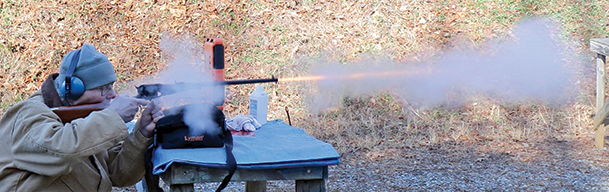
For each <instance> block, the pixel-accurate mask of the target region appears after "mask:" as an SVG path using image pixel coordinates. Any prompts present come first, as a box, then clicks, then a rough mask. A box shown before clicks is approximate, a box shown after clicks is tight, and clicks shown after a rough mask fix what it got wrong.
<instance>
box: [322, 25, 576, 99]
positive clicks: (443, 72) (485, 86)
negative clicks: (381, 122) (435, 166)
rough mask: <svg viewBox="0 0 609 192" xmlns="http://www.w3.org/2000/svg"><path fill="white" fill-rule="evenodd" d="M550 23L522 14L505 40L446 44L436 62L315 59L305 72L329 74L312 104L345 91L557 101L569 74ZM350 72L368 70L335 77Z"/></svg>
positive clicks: (566, 89) (568, 85) (567, 88)
mask: <svg viewBox="0 0 609 192" xmlns="http://www.w3.org/2000/svg"><path fill="white" fill-rule="evenodd" d="M554 29H556V25H555V23H552V22H549V21H548V20H544V19H532V20H527V21H524V22H522V23H520V24H518V25H517V26H516V28H515V30H514V37H513V38H512V39H510V41H502V42H499V43H496V44H493V45H489V46H488V48H487V49H486V50H485V52H484V53H480V51H473V50H450V51H448V52H447V53H446V54H444V55H443V56H441V57H440V58H439V59H437V61H436V62H433V63H427V64H424V65H417V67H413V65H408V66H407V65H403V64H399V63H398V62H396V61H391V60H388V59H387V60H366V59H364V61H363V62H356V63H349V64H346V65H342V64H336V63H330V64H328V63H324V64H322V65H317V66H314V67H312V71H311V72H310V74H311V75H322V76H326V77H330V78H326V79H324V80H321V81H319V82H318V86H319V92H318V94H317V95H316V96H314V99H312V101H314V103H312V109H313V111H317V110H319V109H323V108H327V107H333V106H335V105H336V104H338V103H340V100H341V98H344V97H348V96H349V97H357V96H361V95H369V94H374V93H379V92H382V91H388V92H392V93H395V94H396V95H397V96H399V97H401V98H403V99H405V100H407V101H409V103H418V104H421V105H427V106H429V105H439V104H445V103H449V102H452V103H455V102H456V103H459V102H464V101H465V100H466V99H468V97H470V96H472V95H480V94H482V95H486V96H490V97H493V98H497V99H501V100H502V101H504V102H522V101H535V102H544V103H549V104H560V103H561V102H564V99H565V98H571V96H572V95H571V93H572V92H571V89H572V88H573V84H572V81H571V80H572V76H573V75H574V74H573V72H572V71H569V70H568V68H567V65H568V64H567V63H566V59H565V55H564V51H563V50H565V48H564V47H562V46H563V45H561V44H560V43H559V42H558V41H557V39H556V38H555V37H556V36H557V34H555V33H554V31H555V30H554ZM354 74H368V75H369V76H363V77H362V78H336V77H343V76H348V75H354ZM371 74H384V75H378V76H371ZM331 77H335V78H331Z"/></svg>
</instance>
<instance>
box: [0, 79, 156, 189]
mask: <svg viewBox="0 0 609 192" xmlns="http://www.w3.org/2000/svg"><path fill="white" fill-rule="evenodd" d="M55 77H56V74H54V75H52V76H50V77H49V78H48V79H47V80H46V81H45V83H43V86H42V88H41V90H39V91H37V92H36V93H34V94H33V95H31V96H30V97H29V98H28V99H26V100H24V101H21V102H19V103H17V104H15V105H14V106H12V107H11V108H9V109H8V110H7V111H6V112H5V114H4V115H3V116H2V119H0V191H62V192H63V191H79V192H80V191H111V190H112V186H129V185H133V184H135V183H136V182H137V181H139V180H141V178H142V177H143V175H144V173H145V169H144V153H145V150H146V148H147V146H149V145H150V143H151V139H148V138H146V137H144V136H143V135H142V134H141V133H140V132H139V131H133V133H132V134H128V131H127V126H126V125H125V123H124V122H123V120H122V119H121V117H120V116H119V115H118V114H117V113H116V112H114V111H112V110H109V109H104V110H102V111H97V112H93V113H91V114H90V115H89V116H87V117H85V118H81V119H76V120H73V121H72V122H71V123H67V124H62V122H61V120H60V119H59V117H58V116H57V115H55V113H53V112H52V111H51V109H50V108H49V107H53V106H52V105H56V106H57V105H60V103H61V101H60V100H58V98H59V96H58V95H57V93H56V91H55V90H54V86H53V84H52V79H53V78H55ZM43 95H44V96H43ZM55 97H56V98H55ZM134 130H137V128H135V129H134Z"/></svg>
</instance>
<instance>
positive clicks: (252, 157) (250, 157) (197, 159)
mask: <svg viewBox="0 0 609 192" xmlns="http://www.w3.org/2000/svg"><path fill="white" fill-rule="evenodd" d="M253 134H255V136H237V135H233V155H234V156H235V159H236V160H237V169H272V168H296V167H307V166H326V165H338V163H339V158H340V156H339V155H338V152H336V149H334V147H332V145H330V144H328V143H325V142H323V141H320V140H318V139H316V138H315V137H312V136H310V135H308V134H307V133H305V132H304V130H302V129H300V128H296V127H292V126H290V125H288V124H285V123H284V122H283V121H282V120H274V121H269V122H267V123H266V124H264V125H262V127H260V129H258V130H256V131H254V132H253ZM152 159H153V160H152V163H153V174H155V175H157V174H160V173H163V172H165V171H166V170H167V169H168V168H169V166H170V165H171V164H173V163H183V164H192V165H199V166H204V167H210V168H226V150H225V149H224V147H221V148H195V149H163V148H162V147H161V146H159V147H158V148H157V149H156V150H155V151H154V153H153V156H152Z"/></svg>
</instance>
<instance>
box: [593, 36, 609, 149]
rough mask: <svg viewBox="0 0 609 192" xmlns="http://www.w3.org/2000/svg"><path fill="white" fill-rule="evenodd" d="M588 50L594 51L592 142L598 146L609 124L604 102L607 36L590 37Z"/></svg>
mask: <svg viewBox="0 0 609 192" xmlns="http://www.w3.org/2000/svg"><path fill="white" fill-rule="evenodd" d="M590 51H593V52H595V53H596V116H594V125H593V126H594V130H595V131H596V132H595V133H594V143H595V146H596V147H598V148H603V147H604V144H605V129H606V128H607V125H609V121H608V120H607V116H608V115H609V102H605V94H606V93H605V87H606V86H607V85H606V81H607V72H606V67H607V66H606V64H607V62H606V61H607V60H606V56H607V55H609V38H597V39H590Z"/></svg>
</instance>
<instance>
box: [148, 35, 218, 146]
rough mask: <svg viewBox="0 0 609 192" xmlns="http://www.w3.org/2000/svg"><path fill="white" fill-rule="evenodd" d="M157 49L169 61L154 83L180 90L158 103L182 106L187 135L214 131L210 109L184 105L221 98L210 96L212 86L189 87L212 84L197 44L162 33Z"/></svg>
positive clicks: (185, 38) (190, 38) (201, 49)
mask: <svg viewBox="0 0 609 192" xmlns="http://www.w3.org/2000/svg"><path fill="white" fill-rule="evenodd" d="M159 46H160V48H161V50H162V51H163V56H164V57H166V58H170V60H169V62H168V63H167V66H166V68H165V69H163V70H162V71H161V72H160V73H159V75H158V81H160V83H163V84H173V85H175V86H178V87H173V89H175V90H182V91H181V92H178V93H175V94H172V95H168V96H163V97H160V98H159V100H161V101H160V102H161V103H163V106H166V107H177V106H180V105H186V108H185V109H184V123H186V125H188V127H189V128H190V134H191V135H201V134H203V133H204V132H210V131H216V129H213V127H215V126H217V124H216V122H215V121H214V120H213V119H214V118H213V117H212V114H213V113H212V111H211V110H210V109H208V108H201V107H197V106H200V105H188V104H193V103H201V102H210V101H212V100H213V99H218V98H217V97H223V95H217V94H212V93H213V90H214V87H213V86H192V84H189V83H206V82H207V83H211V82H212V81H213V79H212V75H211V72H210V69H209V66H208V65H209V63H208V61H207V60H208V59H207V57H206V55H205V54H204V51H203V48H202V46H201V45H200V44H199V41H198V40H197V39H195V38H193V37H191V36H181V37H175V36H170V35H168V34H163V36H162V39H161V42H160V44H159ZM176 83H178V84H176ZM182 83H183V84H182ZM183 90H187V91H183ZM166 115H167V114H166ZM210 125H213V126H210ZM210 133H211V132H210Z"/></svg>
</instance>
